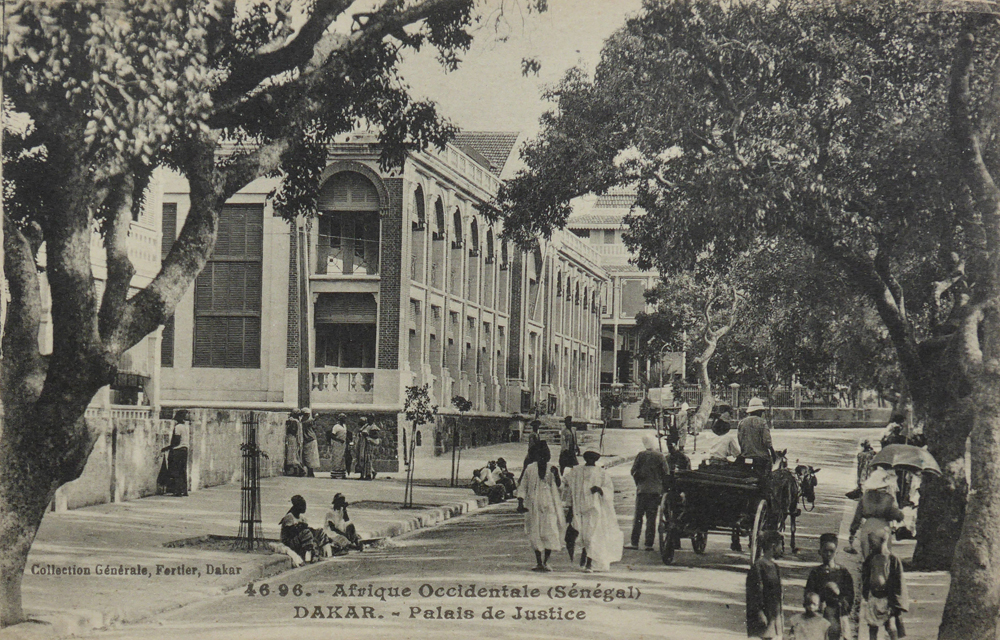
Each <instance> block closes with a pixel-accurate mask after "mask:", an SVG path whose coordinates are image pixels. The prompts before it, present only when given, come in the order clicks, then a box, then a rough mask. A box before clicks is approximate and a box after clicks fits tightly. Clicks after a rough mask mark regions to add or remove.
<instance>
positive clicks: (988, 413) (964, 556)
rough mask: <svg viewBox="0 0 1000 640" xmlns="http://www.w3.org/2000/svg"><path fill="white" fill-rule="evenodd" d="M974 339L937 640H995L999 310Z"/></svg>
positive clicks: (998, 602)
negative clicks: (959, 494) (961, 499)
mask: <svg viewBox="0 0 1000 640" xmlns="http://www.w3.org/2000/svg"><path fill="white" fill-rule="evenodd" d="M979 333H980V335H981V336H982V363H983V365H982V371H981V372H980V373H979V375H978V376H976V379H975V380H974V382H973V389H972V394H971V398H970V400H971V405H972V406H973V407H974V416H975V417H974V418H973V420H972V432H971V434H970V439H971V457H972V469H971V471H972V473H971V477H972V484H971V487H970V490H969V494H968V502H967V504H966V507H965V520H964V522H963V523H962V529H961V531H962V533H961V535H960V536H959V538H958V543H957V545H956V547H955V555H954V559H953V561H952V564H951V587H950V589H949V590H948V599H947V601H946V602H945V608H944V615H943V617H942V619H941V627H940V628H939V630H938V638H939V639H940V640H995V638H997V637H998V622H1000V465H998V463H997V461H998V460H1000V310H997V309H995V308H993V309H990V310H988V311H987V312H986V313H985V316H984V318H983V321H982V325H981V327H980V328H979Z"/></svg>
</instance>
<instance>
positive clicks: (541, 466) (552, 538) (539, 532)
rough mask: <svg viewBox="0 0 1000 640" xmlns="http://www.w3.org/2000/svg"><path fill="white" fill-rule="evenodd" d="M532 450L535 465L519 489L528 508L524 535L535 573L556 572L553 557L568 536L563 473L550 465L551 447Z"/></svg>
mask: <svg viewBox="0 0 1000 640" xmlns="http://www.w3.org/2000/svg"><path fill="white" fill-rule="evenodd" d="M532 448H533V454H534V455H533V456H532V457H533V460H534V462H532V463H531V464H529V465H528V466H527V467H525V469H524V475H523V477H522V478H521V484H520V485H518V487H517V497H518V498H520V499H522V500H524V508H525V509H526V510H527V513H526V514H525V516H524V532H525V533H526V534H527V535H528V541H529V542H530V543H531V548H532V549H533V550H534V552H535V560H536V561H537V564H536V565H535V568H534V569H532V571H552V568H551V567H549V556H551V555H552V552H553V551H558V550H559V549H562V548H563V539H564V536H565V535H566V519H565V518H564V517H563V507H562V501H561V500H560V499H559V486H560V479H559V469H557V468H556V467H554V466H550V465H549V461H550V460H551V459H552V454H551V452H549V445H547V444H546V443H545V442H543V441H539V442H537V443H535V444H533V445H532ZM619 546H621V545H620V544H619ZM620 551H621V550H620V549H619V552H620Z"/></svg>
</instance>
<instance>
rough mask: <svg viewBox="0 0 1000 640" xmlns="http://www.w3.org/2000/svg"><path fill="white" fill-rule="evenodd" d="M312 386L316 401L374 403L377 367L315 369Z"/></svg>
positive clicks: (312, 397) (313, 398)
mask: <svg viewBox="0 0 1000 640" xmlns="http://www.w3.org/2000/svg"><path fill="white" fill-rule="evenodd" d="M310 388H311V394H310V398H311V400H312V401H313V402H316V403H349V404H372V403H373V402H374V399H375V369H335V368H327V369H314V370H313V371H312V385H311V387H310Z"/></svg>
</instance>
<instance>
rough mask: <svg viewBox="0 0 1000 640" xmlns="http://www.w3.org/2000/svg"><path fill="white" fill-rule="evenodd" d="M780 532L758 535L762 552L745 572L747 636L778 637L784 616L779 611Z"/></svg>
mask: <svg viewBox="0 0 1000 640" xmlns="http://www.w3.org/2000/svg"><path fill="white" fill-rule="evenodd" d="M783 542H784V541H783V539H782V537H781V534H780V533H778V532H777V531H765V532H764V533H762V534H761V536H760V545H761V550H762V552H763V554H764V555H762V556H761V557H760V559H759V560H757V562H755V563H754V564H753V566H752V567H750V572H749V573H748V574H747V635H748V636H750V637H751V638H781V634H782V632H783V631H784V627H785V619H784V615H783V614H782V610H781V571H780V570H779V569H778V564H777V563H776V562H775V561H774V559H775V558H779V557H781V547H782V546H783Z"/></svg>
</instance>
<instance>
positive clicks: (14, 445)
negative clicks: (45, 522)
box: [0, 405, 95, 628]
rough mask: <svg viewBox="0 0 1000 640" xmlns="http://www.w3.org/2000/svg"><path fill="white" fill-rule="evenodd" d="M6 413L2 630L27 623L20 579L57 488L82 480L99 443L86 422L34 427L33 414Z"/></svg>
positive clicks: (0, 488)
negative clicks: (95, 446) (94, 447)
mask: <svg viewBox="0 0 1000 640" xmlns="http://www.w3.org/2000/svg"><path fill="white" fill-rule="evenodd" d="M5 412H6V413H5V416H4V434H3V438H0V628H2V627H7V626H10V625H14V624H18V623H21V622H24V621H25V616H24V609H23V606H22V604H21V578H22V576H23V575H24V568H25V565H26V563H27V561H28V552H29V551H30V550H31V544H32V542H33V541H34V539H35V534H36V533H37V532H38V527H39V526H40V525H41V524H42V518H43V516H44V515H45V510H46V508H47V507H48V505H49V503H50V502H51V501H52V496H53V495H54V494H55V491H56V489H57V488H59V486H61V485H62V484H64V483H66V482H68V481H70V480H72V479H74V478H76V477H79V475H80V473H82V471H83V467H84V465H85V464H86V461H87V458H88V457H89V455H90V451H91V450H92V449H93V444H94V441H95V438H94V434H93V433H92V432H91V431H90V430H89V429H88V428H87V426H86V425H85V422H84V419H83V418H82V417H81V418H80V419H79V420H77V422H76V423H75V424H72V425H69V426H68V427H67V426H63V427H62V428H60V425H40V424H37V423H35V422H34V421H33V420H32V416H33V415H34V414H33V412H26V411H24V410H23V408H20V407H17V406H14V407H11V406H9V405H8V406H6V407H5ZM51 427H55V428H51ZM40 440H45V442H40ZM81 440H82V442H81ZM80 445H82V446H80Z"/></svg>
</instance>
